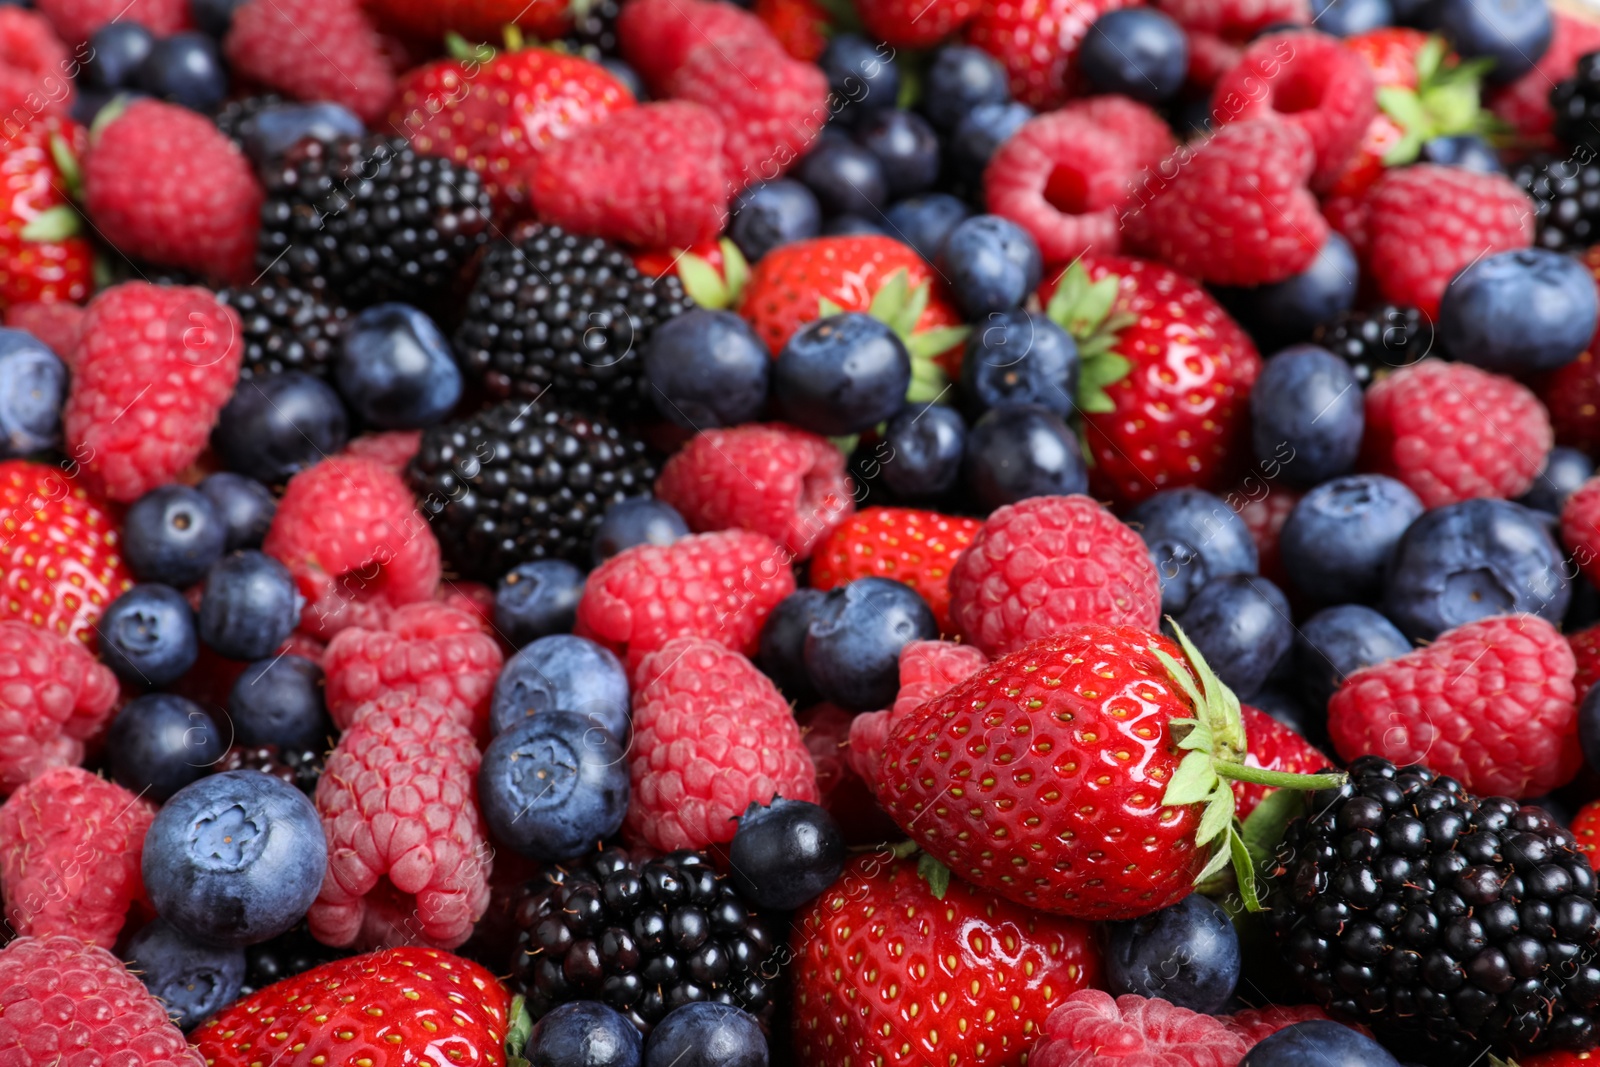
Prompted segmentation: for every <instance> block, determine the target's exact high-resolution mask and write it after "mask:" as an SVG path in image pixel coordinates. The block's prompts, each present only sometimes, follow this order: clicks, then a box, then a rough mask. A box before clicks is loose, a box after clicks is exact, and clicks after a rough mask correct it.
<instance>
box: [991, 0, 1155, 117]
mask: <svg viewBox="0 0 1600 1067" xmlns="http://www.w3.org/2000/svg"><path fill="white" fill-rule="evenodd" d="M1131 2H1132V0H986V2H985V3H980V4H979V5H978V11H977V13H976V14H975V15H974V16H973V18H972V21H971V22H969V23H967V29H966V38H967V41H968V42H969V43H971V44H974V45H977V46H978V47H979V48H981V49H983V50H984V51H985V52H988V53H989V54H990V55H992V56H994V57H995V58H996V59H998V60H999V61H1000V65H1001V66H1003V67H1004V68H1005V70H1006V79H1007V80H1008V81H1009V82H1010V84H1011V94H1012V95H1013V96H1015V97H1016V98H1017V99H1018V100H1020V101H1021V102H1022V103H1024V104H1027V105H1028V106H1029V107H1031V108H1033V109H1034V110H1035V111H1039V112H1046V111H1052V110H1054V109H1056V108H1058V107H1060V106H1061V105H1062V104H1063V103H1066V101H1067V98H1068V97H1070V96H1072V95H1074V94H1075V93H1078V92H1081V91H1082V89H1083V77H1082V75H1081V74H1080V73H1079V72H1078V69H1077V63H1076V60H1077V58H1078V46H1079V45H1081V44H1082V43H1083V39H1084V37H1086V36H1087V35H1088V33H1089V27H1090V26H1092V25H1094V22H1095V20H1096V19H1098V18H1099V17H1100V16H1101V15H1103V14H1105V13H1106V12H1108V11H1115V10H1116V9H1118V8H1122V7H1128V6H1129V5H1130V3H1131Z"/></svg>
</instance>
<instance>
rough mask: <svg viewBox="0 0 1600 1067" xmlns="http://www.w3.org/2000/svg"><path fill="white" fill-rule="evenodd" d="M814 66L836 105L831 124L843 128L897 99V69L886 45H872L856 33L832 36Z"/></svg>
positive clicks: (898, 78) (890, 105)
mask: <svg viewBox="0 0 1600 1067" xmlns="http://www.w3.org/2000/svg"><path fill="white" fill-rule="evenodd" d="M817 65H818V66H819V67H821V68H822V73H823V74H824V75H826V76H827V79H828V88H829V90H831V91H832V93H833V94H834V98H835V99H836V100H837V101H838V104H839V105H840V107H839V111H838V114H837V116H836V119H835V121H837V122H840V123H843V124H844V125H847V126H848V125H850V124H852V123H854V122H855V121H857V120H858V119H859V118H861V117H862V116H864V115H867V114H870V113H871V112H874V111H885V110H887V109H889V108H892V107H894V106H895V105H896V103H897V102H898V101H899V99H900V68H899V67H897V66H895V63H894V49H893V48H890V47H889V46H888V45H878V44H874V43H873V42H871V41H869V40H867V39H866V38H865V37H862V36H861V35H860V34H857V33H839V34H835V35H834V36H833V37H832V38H831V39H830V40H829V41H828V46H827V47H826V48H824V49H823V50H822V55H821V56H819V57H818V58H817Z"/></svg>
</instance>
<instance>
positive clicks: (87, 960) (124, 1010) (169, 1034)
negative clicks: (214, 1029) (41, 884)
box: [0, 937, 205, 1067]
mask: <svg viewBox="0 0 1600 1067" xmlns="http://www.w3.org/2000/svg"><path fill="white" fill-rule="evenodd" d="M0 989H3V990H5V993H4V1001H3V1002H4V1005H5V1011H4V1012H3V1013H0V1050H3V1052H4V1055H5V1062H6V1063H7V1064H8V1065H15V1067H44V1065H47V1064H60V1065H61V1067H87V1065H89V1064H107V1065H113V1064H114V1065H115V1067H204V1064H205V1061H204V1060H203V1059H202V1058H201V1056H200V1054H199V1053H198V1052H196V1051H195V1050H194V1049H192V1048H190V1047H189V1046H188V1045H187V1044H186V1043H185V1042H184V1039H183V1032H182V1031H180V1030H179V1029H178V1028H177V1027H176V1026H174V1025H173V1023H172V1020H171V1019H170V1018H168V1016H167V1006H166V1005H165V1004H163V1003H162V1002H161V1001H159V1000H157V999H156V998H155V997H154V996H152V995H151V994H150V991H149V990H148V989H146V988H145V986H144V983H143V982H141V981H139V979H137V978H135V977H134V976H133V975H132V974H131V973H129V971H128V969H127V968H126V967H124V966H123V965H122V961H121V960H119V959H117V957H115V956H113V955H112V954H111V953H109V952H107V951H106V950H105V949H104V948H100V947H97V946H94V945H85V944H84V943H83V942H82V941H80V940H78V939H77V938H75V937H23V938H19V939H17V940H16V941H13V942H11V944H9V945H7V946H6V947H5V948H3V949H0Z"/></svg>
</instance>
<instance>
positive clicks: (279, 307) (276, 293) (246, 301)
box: [217, 282, 350, 378]
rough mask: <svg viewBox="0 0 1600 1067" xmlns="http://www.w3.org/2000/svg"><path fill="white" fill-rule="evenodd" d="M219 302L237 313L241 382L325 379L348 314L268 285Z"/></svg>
mask: <svg viewBox="0 0 1600 1067" xmlns="http://www.w3.org/2000/svg"><path fill="white" fill-rule="evenodd" d="M217 299H218V300H220V301H221V302H222V303H224V304H227V305H229V306H231V307H232V308H233V309H234V310H235V311H237V312H238V313H239V322H240V324H241V326H242V328H243V334H244V365H243V366H242V367H241V368H240V371H239V377H241V378H251V377H255V376H257V375H267V374H281V373H282V372H284V371H291V370H297V371H304V372H306V373H307V374H315V375H316V376H317V377H319V378H326V377H327V376H328V373H329V370H330V369H331V366H332V360H333V359H334V357H335V356H337V355H338V354H339V344H340V341H341V339H342V338H343V336H344V330H345V325H346V324H347V322H348V321H349V318H350V312H349V311H348V310H346V309H345V308H343V307H341V306H340V305H338V304H330V303H328V302H327V301H325V300H323V299H322V298H321V297H319V296H317V294H315V293H313V292H310V291H308V290H305V289H296V288H295V287H294V286H292V285H275V284H273V283H271V282H267V283H265V284H262V285H252V286H248V287H240V288H234V289H223V290H220V291H219V292H218V293H217Z"/></svg>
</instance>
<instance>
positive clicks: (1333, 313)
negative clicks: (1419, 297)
mask: <svg viewBox="0 0 1600 1067" xmlns="http://www.w3.org/2000/svg"><path fill="white" fill-rule="evenodd" d="M1132 10H1135V11H1137V10H1141V9H1139V8H1133V9H1132ZM1360 279H1361V268H1360V266H1359V265H1358V264H1357V262H1356V255H1355V251H1354V250H1353V249H1352V248H1351V247H1350V242H1349V241H1347V240H1345V239H1344V237H1342V236H1340V235H1339V234H1337V233H1330V234H1328V239H1327V241H1326V242H1324V243H1323V245H1322V248H1321V249H1320V250H1318V252H1317V258H1316V259H1313V260H1312V261H1311V266H1309V267H1307V268H1306V269H1305V270H1303V271H1301V272H1300V273H1299V274H1294V275H1291V276H1290V277H1288V278H1285V279H1284V280H1283V281H1281V282H1273V283H1272V284H1270V285H1261V286H1257V287H1256V288H1254V289H1225V290H1215V291H1216V293H1217V296H1218V298H1219V299H1220V300H1222V302H1223V304H1224V305H1226V306H1227V307H1228V309H1229V310H1230V311H1232V312H1233V313H1234V314H1235V315H1237V316H1238V317H1239V320H1240V321H1241V322H1242V323H1243V324H1244V326H1245V328H1246V329H1247V330H1249V331H1250V335H1251V336H1252V337H1253V338H1255V341H1256V344H1258V345H1260V346H1261V348H1262V349H1263V350H1264V351H1268V352H1273V351H1276V350H1278V349H1280V348H1282V347H1284V346H1285V345H1290V344H1294V343H1295V342H1297V341H1304V340H1307V339H1308V338H1309V337H1310V336H1311V334H1312V331H1314V330H1315V329H1316V328H1317V327H1318V326H1320V325H1321V324H1322V323H1325V322H1331V321H1333V319H1334V318H1336V317H1337V316H1338V314H1339V313H1340V312H1341V311H1347V310H1349V309H1350V308H1351V307H1352V306H1354V305H1355V302H1356V291H1357V288H1358V285H1357V283H1358V282H1359V281H1360Z"/></svg>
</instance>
